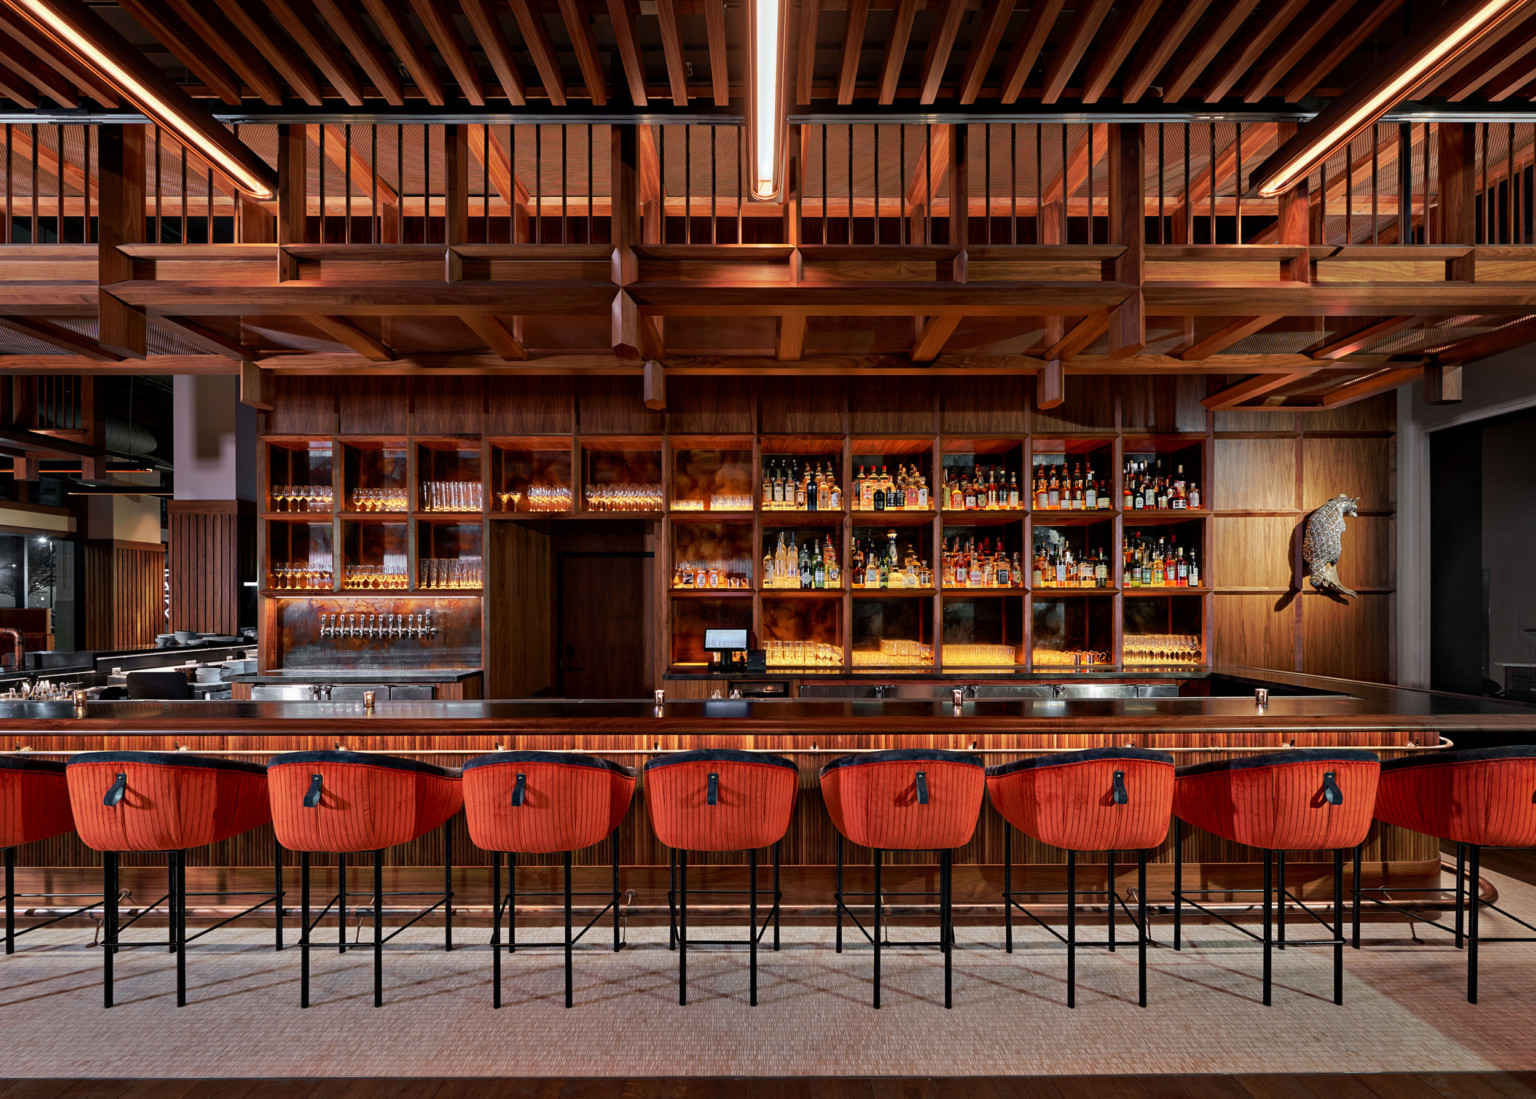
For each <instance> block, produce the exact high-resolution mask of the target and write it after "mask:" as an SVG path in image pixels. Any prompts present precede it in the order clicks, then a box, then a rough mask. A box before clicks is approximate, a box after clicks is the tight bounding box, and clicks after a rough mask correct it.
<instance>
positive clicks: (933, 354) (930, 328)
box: [912, 313, 965, 363]
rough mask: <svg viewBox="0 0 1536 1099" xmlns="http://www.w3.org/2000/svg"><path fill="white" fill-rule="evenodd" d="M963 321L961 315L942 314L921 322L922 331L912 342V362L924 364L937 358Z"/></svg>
mask: <svg viewBox="0 0 1536 1099" xmlns="http://www.w3.org/2000/svg"><path fill="white" fill-rule="evenodd" d="M964 319H965V317H964V315H963V314H961V313H944V314H941V315H940V316H937V317H929V318H927V320H925V321H924V322H923V327H922V331H920V332H919V333H918V334H917V338H916V339H915V340H913V342H912V361H913V362H915V363H924V362H932V361H933V360H934V359H936V358H938V357H939V353H940V352H942V351H943V350H944V344H945V343H946V342H947V341H948V339H949V337H951V336H953V335H954V334H955V329H956V328H958V327H960V322H961V321H962V320H964Z"/></svg>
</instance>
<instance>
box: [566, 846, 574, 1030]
mask: <svg viewBox="0 0 1536 1099" xmlns="http://www.w3.org/2000/svg"><path fill="white" fill-rule="evenodd" d="M572 995H573V992H572V988H571V853H570V852H569V851H567V852H566V853H565V1006H566V1007H570V1006H571V998H572Z"/></svg>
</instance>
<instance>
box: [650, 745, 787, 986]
mask: <svg viewBox="0 0 1536 1099" xmlns="http://www.w3.org/2000/svg"><path fill="white" fill-rule="evenodd" d="M799 786H800V772H799V768H798V767H796V766H795V763H794V761H793V760H789V759H785V758H784V757H783V756H773V755H768V754H766V753H763V752H744V751H740V750H738V749H735V748H707V749H702V750H699V751H692V752H672V753H669V754H667V755H663V756H658V757H656V758H655V759H653V760H651V761H650V762H649V763H647V764H646V765H645V804H646V809H647V811H648V812H649V813H650V816H651V827H652V828H654V829H655V831H656V838H657V839H659V840H660V841H661V842H662V843H664V844H666V845H667V846H668V847H670V848H671V849H672V851H673V856H674V857H673V860H672V865H673V867H674V879H673V883H672V888H671V889H670V890H669V891H668V894H667V904H668V907H669V908H670V909H671V911H672V914H673V915H672V930H671V940H672V943H673V945H675V946H676V947H677V1002H678V1003H679V1004H686V1003H687V1002H688V947H689V945H690V944H692V945H695V946H700V945H704V941H703V940H700V939H693V938H691V937H690V936H689V933H688V852H689V851H711V852H713V851H746V852H747V879H748V884H747V889H746V890H744V891H743V890H726V889H703V890H695V892H701V893H709V894H714V895H723V894H728V893H742V892H745V893H746V895H747V896H748V898H749V900H748V908H747V954H748V963H747V965H748V974H749V976H748V986H749V987H748V994H747V1000H748V1003H750V1004H753V1005H756V1003H757V946H758V943H759V942H760V941H761V940H762V937H763V934H764V933H765V932H766V931H767V929H768V926H769V924H772V925H773V948H774V949H775V950H777V949H778V948H779V905H780V902H781V900H782V895H781V894H780V892H779V841H780V840H781V839H783V838H784V833H785V832H786V831H788V829H789V818H790V815H791V814H792V813H793V812H794V809H795V795H796V794H797V792H798V791H799ZM764 847H771V848H773V906H772V908H771V909H770V910H769V912H768V915H767V916H766V917H765V918H764V920H763V923H762V925H761V926H759V924H758V922H757V892H758V890H757V853H758V851H759V850H760V849H762V848H764ZM709 945H711V946H734V945H736V944H735V943H731V942H729V941H726V940H713V941H711V942H710V943H709Z"/></svg>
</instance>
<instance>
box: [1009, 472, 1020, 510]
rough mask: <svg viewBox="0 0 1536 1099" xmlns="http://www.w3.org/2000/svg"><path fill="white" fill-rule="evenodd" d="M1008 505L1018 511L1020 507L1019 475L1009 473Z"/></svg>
mask: <svg viewBox="0 0 1536 1099" xmlns="http://www.w3.org/2000/svg"><path fill="white" fill-rule="evenodd" d="M1008 507H1009V508H1010V509H1011V510H1013V511H1017V510H1018V509H1019V475H1018V474H1017V473H1010V474H1008Z"/></svg>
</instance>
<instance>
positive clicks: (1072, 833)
mask: <svg viewBox="0 0 1536 1099" xmlns="http://www.w3.org/2000/svg"><path fill="white" fill-rule="evenodd" d="M987 794H988V795H989V796H990V797H991V798H992V804H993V805H995V806H997V811H998V812H999V813H1001V814H1002V815H1003V820H1004V821H1006V822H1007V825H1012V826H1013V828H1017V829H1018V830H1019V831H1021V832H1023V833H1024V834H1025V835H1026V836H1033V837H1034V838H1035V839H1037V840H1039V841H1040V842H1042V843H1048V844H1050V845H1051V846H1052V847H1059V848H1062V849H1063V850H1065V851H1066V853H1067V891H1066V897H1067V934H1066V937H1065V939H1062V936H1061V934H1060V933H1059V932H1057V931H1056V929H1055V928H1053V927H1051V926H1049V925H1048V924H1046V923H1045V922H1044V921H1043V920H1041V919H1040V918H1039V917H1037V916H1036V915H1035V914H1034V913H1033V912H1031V911H1029V909H1027V908H1025V907H1024V906H1023V905H1022V904H1019V903H1018V902H1017V901H1015V900H1014V899H1013V897H1014V893H1013V828H1009V827H1007V825H1005V826H1004V828H1003V931H1004V941H1005V944H1006V949H1007V950H1008V952H1009V953H1010V954H1011V953H1013V910H1014V909H1015V908H1017V909H1018V910H1019V911H1020V912H1023V913H1024V914H1025V915H1026V916H1028V917H1029V918H1030V919H1032V920H1034V921H1035V922H1036V923H1038V924H1039V925H1040V926H1041V927H1044V928H1045V929H1046V930H1047V931H1049V932H1050V933H1051V934H1052V935H1055V936H1056V938H1058V939H1062V941H1063V942H1065V943H1066V945H1067V1006H1068V1007H1075V1006H1076V1005H1077V948H1078V946H1079V945H1084V946H1107V947H1109V949H1110V950H1114V949H1115V906H1116V905H1124V904H1125V901H1124V900H1123V899H1122V898H1121V897H1120V895H1119V893H1117V892H1116V891H1115V852H1116V851H1135V852H1136V915H1135V917H1134V922H1135V924H1136V949H1137V958H1136V968H1137V987H1138V994H1139V997H1140V1001H1139V1002H1140V1003H1141V1006H1142V1007H1146V1006H1147V942H1148V939H1147V849H1148V848H1151V847H1156V846H1158V845H1159V844H1161V843H1162V842H1163V840H1164V839H1165V838H1166V837H1167V835H1168V818H1169V815H1170V814H1171V812H1172V810H1173V757H1172V756H1171V755H1168V754H1167V753H1166V752H1153V751H1148V750H1147V749H1145V748H1129V747H1127V748H1088V749H1085V750H1084V751H1080V752H1053V753H1052V754H1050V755H1044V756H1034V757H1031V758H1028V759H1018V760H1014V761H1013V762H1012V763H1000V764H998V765H997V766H996V767H988V768H987ZM1081 851H1104V852H1107V861H1108V865H1109V875H1108V881H1107V884H1106V887H1105V894H1106V898H1107V900H1108V905H1107V909H1108V922H1109V929H1108V930H1109V938H1108V940H1107V941H1106V942H1104V943H1082V944H1080V943H1079V942H1078V941H1077V856H1078V852H1081ZM1032 892H1033V893H1034V895H1037V896H1039V895H1058V896H1059V895H1060V894H1040V893H1039V892H1038V891H1032ZM1126 915H1127V916H1129V915H1130V912H1129V909H1127V911H1126Z"/></svg>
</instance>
